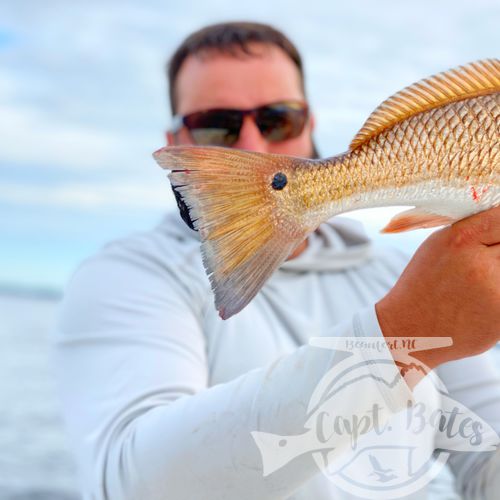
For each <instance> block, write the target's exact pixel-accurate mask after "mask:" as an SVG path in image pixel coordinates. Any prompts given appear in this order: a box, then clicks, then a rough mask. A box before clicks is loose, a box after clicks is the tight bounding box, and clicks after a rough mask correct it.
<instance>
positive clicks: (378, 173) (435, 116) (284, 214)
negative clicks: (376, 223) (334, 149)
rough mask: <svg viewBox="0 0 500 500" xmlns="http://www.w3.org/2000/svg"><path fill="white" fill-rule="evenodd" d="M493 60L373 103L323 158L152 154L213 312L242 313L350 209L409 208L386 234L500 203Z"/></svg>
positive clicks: (194, 151) (498, 80) (498, 97)
mask: <svg viewBox="0 0 500 500" xmlns="http://www.w3.org/2000/svg"><path fill="white" fill-rule="evenodd" d="M499 136H500V61H499V60H497V59H488V60H484V61H478V62H475V63H471V64H469V65H466V66H462V67H460V68H457V69H453V70H450V71H447V72H445V73H441V74H439V75H435V76H433V77H430V78H428V79H425V80H422V81H420V82H417V83H415V84H413V85H411V86H409V87H407V88H406V89H403V90H402V91H400V92H398V93H397V94H395V95H394V96H392V97H390V98H389V99H387V100H386V101H385V102H383V103H382V104H381V105H380V106H379V107H378V108H377V109H376V110H375V111H374V112H373V113H372V114H371V115H370V117H369V118H368V120H367V121H366V123H365V124H364V126H363V127H362V129H361V130H360V132H358V134H357V135H356V137H355V138H354V139H353V141H352V142H351V145H350V148H349V151H348V152H346V153H343V154H341V155H338V156H335V157H332V158H327V159H325V160H307V159H300V158H291V157H287V156H282V155H271V154H263V153H253V152H247V151H239V150H234V149H227V148H217V147H190V146H179V147H173V148H162V149H160V150H158V151H157V152H156V153H154V157H155V159H156V161H157V162H158V164H159V165H160V166H161V167H163V168H166V169H169V170H171V171H172V172H171V173H170V174H169V178H170V181H171V183H172V186H173V187H175V188H176V190H177V192H178V194H179V195H180V196H181V197H182V199H183V200H184V203H185V204H186V206H187V207H188V209H189V215H190V218H191V220H192V221H193V224H194V227H195V228H196V229H197V230H199V232H200V236H201V240H202V256H203V263H204V266H205V269H206V271H207V274H208V277H209V279H210V283H211V285H212V289H213V291H214V294H215V305H216V308H217V310H218V311H219V315H220V316H221V317H222V318H223V319H227V318H229V317H230V316H232V315H233V314H236V313H237V312H239V311H240V310H241V309H243V308H244V307H245V306H246V305H247V304H248V302H250V300H252V298H253V297H254V296H255V295H256V294H257V292H258V291H259V290H260V288H261V287H262V286H263V284H264V283H265V281H266V280H267V279H268V278H269V276H271V274H272V273H273V272H274V270H275V269H276V268H277V267H278V266H279V265H280V264H281V263H282V262H283V261H284V260H285V259H286V258H287V257H288V256H289V255H290V253H291V252H292V251H293V250H294V249H295V248H296V247H297V245H298V244H300V243H301V242H302V241H303V240H304V238H305V237H306V236H307V234H308V233H310V232H311V231H313V230H314V229H316V227H317V226H318V225H319V224H320V223H321V222H323V221H325V220H327V219H329V218H330V217H332V216H334V215H336V214H339V213H342V212H346V211H349V210H354V209H358V208H369V207H379V206H389V205H411V206H414V207H415V208H414V209H412V210H409V211H407V212H403V213H402V214H399V215H397V216H396V217H395V218H394V219H393V220H392V221H391V222H390V223H389V225H388V226H387V227H386V228H385V231H386V232H396V231H405V230H409V229H416V228H419V227H434V226H437V225H442V224H447V223H450V222H452V221H455V220H458V219H461V218H463V217H466V216H468V215H471V214H474V213H476V212H479V211H481V210H485V209H488V208H491V207H493V206H496V205H500V163H499V162H500V151H499V147H500V146H499Z"/></svg>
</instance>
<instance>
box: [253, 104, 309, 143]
mask: <svg viewBox="0 0 500 500" xmlns="http://www.w3.org/2000/svg"><path fill="white" fill-rule="evenodd" d="M306 120H307V107H306V106H305V105H304V104H302V103H299V102H297V103H281V104H272V105H270V106H265V107H263V108H260V109H259V110H258V112H257V125H258V127H259V130H260V131H261V133H262V135H263V136H264V137H265V138H266V139H267V140H268V141H270V142H279V141H285V140H287V139H293V138H295V137H298V136H299V135H300V134H301V133H302V131H303V130H304V126H305V124H306Z"/></svg>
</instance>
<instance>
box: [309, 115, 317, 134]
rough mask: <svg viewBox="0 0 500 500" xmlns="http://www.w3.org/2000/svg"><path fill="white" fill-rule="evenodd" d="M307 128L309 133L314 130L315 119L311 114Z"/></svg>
mask: <svg viewBox="0 0 500 500" xmlns="http://www.w3.org/2000/svg"><path fill="white" fill-rule="evenodd" d="M309 127H311V133H312V132H314V128H315V127H316V117H315V116H314V114H313V113H309Z"/></svg>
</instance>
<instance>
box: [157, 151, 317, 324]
mask: <svg viewBox="0 0 500 500" xmlns="http://www.w3.org/2000/svg"><path fill="white" fill-rule="evenodd" d="M154 158H155V159H156V161H157V162H158V163H159V165H160V166H162V167H163V168H166V169H169V170H171V171H172V172H171V173H170V174H169V178H170V182H171V184H172V187H173V188H174V191H176V192H177V193H178V197H177V198H178V200H177V201H178V203H179V198H180V199H181V200H180V201H181V202H182V203H184V204H185V205H186V206H187V209H188V211H189V219H190V221H191V222H192V225H193V227H194V228H195V229H196V230H198V231H199V232H200V236H201V240H202V255H203V264H204V266H205V269H206V271H207V274H208V276H209V279H210V282H211V285H212V290H213V291H214V294H215V305H216V308H217V310H218V311H219V315H220V316H221V318H223V319H227V318H229V317H230V316H232V315H233V314H235V313H237V312H239V311H240V310H241V309H243V308H244V307H245V306H246V305H247V304H248V303H249V302H250V300H251V299H252V298H253V297H254V296H255V295H256V294H257V292H258V291H259V290H260V288H261V287H262V285H263V284H264V282H265V281H266V280H267V279H268V278H269V277H270V275H271V274H272V273H273V271H274V270H275V269H276V268H277V267H278V266H279V265H280V264H281V263H282V262H283V261H284V260H285V259H286V258H287V257H288V256H289V254H290V253H291V252H292V251H293V250H294V249H295V248H296V247H297V246H298V245H299V244H300V243H301V242H302V241H303V240H304V238H305V237H306V235H307V230H306V229H305V228H303V227H301V225H300V222H299V221H298V219H297V218H296V217H294V215H293V214H292V213H291V211H290V210H288V212H287V211H286V209H285V208H284V204H283V196H287V193H286V191H285V189H286V187H287V186H286V184H287V179H288V177H287V172H291V170H292V169H293V168H294V165H295V164H296V163H297V162H301V163H303V162H304V161H307V160H299V159H298V158H292V157H287V156H282V155H274V154H265V153H254V152H246V151H239V150H235V149H228V148H218V147H190V146H176V147H167V148H162V149H160V150H158V151H157V152H156V153H154ZM278 193H280V194H278ZM184 218H185V217H184Z"/></svg>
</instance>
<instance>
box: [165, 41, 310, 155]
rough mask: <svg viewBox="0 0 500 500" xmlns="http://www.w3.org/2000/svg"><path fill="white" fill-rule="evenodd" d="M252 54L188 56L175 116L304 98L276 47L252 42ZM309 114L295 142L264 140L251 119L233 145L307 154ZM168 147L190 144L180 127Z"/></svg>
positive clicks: (178, 86)
mask: <svg viewBox="0 0 500 500" xmlns="http://www.w3.org/2000/svg"><path fill="white" fill-rule="evenodd" d="M252 51H255V52H257V53H258V55H257V56H244V57H241V58H240V57H234V56H231V55H228V54H219V53H210V54H207V55H205V56H204V57H202V58H200V57H194V56H188V58H187V59H186V60H185V61H184V63H183V65H182V66H181V69H180V71H179V74H178V76H177V84H176V89H177V113H178V114H180V115H185V114H188V113H193V112H195V111H204V110H207V109H212V108H238V109H252V108H256V107H258V106H262V105H265V104H270V103H275V102H279V101H287V100H301V101H303V100H304V94H303V92H302V89H301V85H300V75H299V72H298V69H297V67H296V66H295V64H294V63H293V61H292V60H291V59H290V58H289V57H288V56H287V55H286V53H285V52H283V51H282V50H281V49H280V48H278V47H275V46H272V45H262V44H255V45H254V46H252ZM313 125H314V121H313V117H312V116H310V118H309V119H308V121H307V123H306V126H305V127H304V130H303V132H302V134H301V135H300V136H298V137H296V138H294V139H288V140H285V141H281V142H268V141H267V140H266V139H265V138H264V137H263V136H262V135H261V133H260V131H259V129H258V128H257V126H256V124H255V122H254V120H253V118H252V117H251V116H246V117H245V119H244V122H243V125H242V128H241V132H240V136H239V139H238V141H237V142H236V143H235V144H234V146H233V147H235V148H239V149H247V150H250V151H259V152H263V153H282V154H287V155H291V156H302V157H310V156H311V155H312V150H313V146H312V138H311V132H312V128H313ZM167 139H168V144H169V145H175V144H193V140H192V138H191V136H190V134H189V131H188V130H187V129H186V128H185V127H183V128H182V129H181V130H180V131H179V132H178V133H177V134H176V135H175V136H174V135H173V134H172V133H171V132H169V133H168V134H167Z"/></svg>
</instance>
